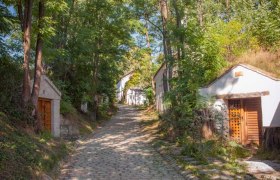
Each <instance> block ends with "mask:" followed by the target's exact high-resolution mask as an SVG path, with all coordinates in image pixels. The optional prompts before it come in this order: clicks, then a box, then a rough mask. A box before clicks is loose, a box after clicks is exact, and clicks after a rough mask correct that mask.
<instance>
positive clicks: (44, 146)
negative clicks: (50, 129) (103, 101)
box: [0, 108, 117, 179]
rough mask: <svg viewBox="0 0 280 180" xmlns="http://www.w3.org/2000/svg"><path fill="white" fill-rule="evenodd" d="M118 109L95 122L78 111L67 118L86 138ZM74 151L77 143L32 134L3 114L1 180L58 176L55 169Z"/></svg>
mask: <svg viewBox="0 0 280 180" xmlns="http://www.w3.org/2000/svg"><path fill="white" fill-rule="evenodd" d="M116 110H117V109H116V108H111V109H109V110H106V111H104V112H102V114H101V115H100V120H98V121H92V119H91V117H90V116H89V115H86V114H80V113H78V112H77V111H76V110H75V111H72V112H71V113H66V114H65V115H66V116H68V118H69V119H70V120H71V121H73V123H75V125H76V126H77V128H78V129H79V131H80V135H81V136H85V135H88V134H91V133H92V132H93V131H94V130H95V128H96V127H97V126H98V125H99V124H100V123H102V122H104V121H106V120H108V119H110V117H111V116H112V115H113V114H114V113H115V112H116ZM70 117H71V118H70ZM31 132H32V131H31ZM72 148H73V143H71V142H69V141H64V140H62V139H60V138H53V137H52V136H51V134H50V133H47V132H43V133H42V134H40V135H36V134H34V133H28V130H27V129H26V128H25V129H24V128H22V125H17V126H15V125H13V124H11V121H10V120H9V118H8V117H7V116H6V115H5V114H3V113H1V112H0V179H41V176H42V175H43V174H44V173H46V174H49V175H50V176H56V175H57V173H58V172H56V171H54V170H55V169H56V168H54V167H56V166H57V165H58V163H59V161H61V160H62V159H63V158H65V157H66V156H67V155H68V154H69V153H70V152H71V151H72Z"/></svg>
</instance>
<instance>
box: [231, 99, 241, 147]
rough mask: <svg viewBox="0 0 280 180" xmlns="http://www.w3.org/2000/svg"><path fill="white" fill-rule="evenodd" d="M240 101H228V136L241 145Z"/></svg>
mask: <svg viewBox="0 0 280 180" xmlns="http://www.w3.org/2000/svg"><path fill="white" fill-rule="evenodd" d="M241 103H242V102H241V100H229V104H228V107H229V108H228V109H229V135H230V138H231V139H232V140H234V141H236V142H239V143H242V126H241V119H242V105H241Z"/></svg>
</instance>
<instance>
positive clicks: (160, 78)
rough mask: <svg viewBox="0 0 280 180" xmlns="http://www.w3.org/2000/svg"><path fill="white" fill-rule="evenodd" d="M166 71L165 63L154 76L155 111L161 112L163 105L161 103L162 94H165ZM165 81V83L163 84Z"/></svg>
mask: <svg viewBox="0 0 280 180" xmlns="http://www.w3.org/2000/svg"><path fill="white" fill-rule="evenodd" d="M166 78H167V71H166V63H163V64H162V65H161V66H160V68H159V69H158V71H157V72H156V74H155V75H154V83H155V92H156V99H155V100H156V109H157V110H158V111H159V112H163V111H164V109H165V105H164V103H163V97H164V93H165V92H167V88H168V87H167V79H166ZM164 81H166V82H164Z"/></svg>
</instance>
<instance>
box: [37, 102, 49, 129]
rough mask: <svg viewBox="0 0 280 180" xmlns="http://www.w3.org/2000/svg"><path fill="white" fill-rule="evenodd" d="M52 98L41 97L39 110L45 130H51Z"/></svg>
mask: <svg viewBox="0 0 280 180" xmlns="http://www.w3.org/2000/svg"><path fill="white" fill-rule="evenodd" d="M51 109H52V108H51V100H49V99H44V98H39V100H38V111H39V116H40V118H41V120H42V122H43V127H44V129H45V130H48V131H51V112H52V111H51Z"/></svg>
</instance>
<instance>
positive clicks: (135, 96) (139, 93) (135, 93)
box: [126, 88, 147, 106]
mask: <svg viewBox="0 0 280 180" xmlns="http://www.w3.org/2000/svg"><path fill="white" fill-rule="evenodd" d="M146 101H147V98H146V94H145V92H144V91H143V90H142V89H140V88H131V89H128V90H127V94H126V103H127V104H128V105H137V106H138V105H144V104H145V103H146Z"/></svg>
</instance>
